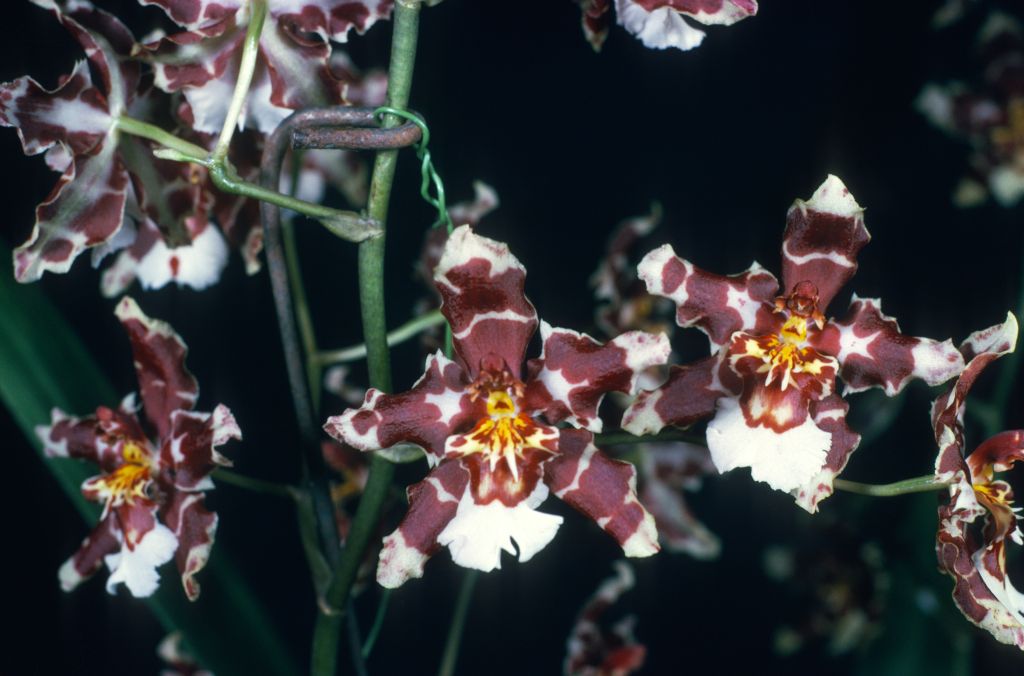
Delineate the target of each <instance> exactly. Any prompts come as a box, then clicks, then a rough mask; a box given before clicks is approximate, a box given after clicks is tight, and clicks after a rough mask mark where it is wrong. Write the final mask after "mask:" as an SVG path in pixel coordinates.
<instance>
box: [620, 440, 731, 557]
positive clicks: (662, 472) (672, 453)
mask: <svg viewBox="0 0 1024 676" xmlns="http://www.w3.org/2000/svg"><path fill="white" fill-rule="evenodd" d="M640 451H641V453H642V460H641V462H640V501H641V502H642V503H643V504H644V506H646V507H647V509H648V510H649V511H650V512H651V514H652V515H653V516H654V521H655V523H656V524H657V527H658V537H659V538H660V540H661V544H662V545H663V546H664V547H665V549H667V550H668V551H670V552H680V553H685V554H690V555H691V556H694V557H696V558H698V559H713V558H716V557H717V556H718V554H719V552H720V551H721V543H720V542H719V540H718V538H717V537H716V536H715V534H714V533H712V532H711V531H710V530H708V529H707V527H706V526H705V525H704V524H702V523H701V522H700V521H698V520H697V519H696V518H695V517H694V516H693V513H692V512H691V511H690V509H689V508H688V507H687V506H686V501H685V500H684V499H683V494H682V491H683V490H684V489H686V490H695V489H697V488H699V487H700V484H701V480H702V478H703V477H704V476H706V475H711V474H717V473H718V470H716V469H715V465H714V463H713V462H712V461H711V455H710V453H709V451H708V449H707V448H705V447H704V446H697V445H696V444H688V443H682V442H680V443H675V444H643V445H641V446H640Z"/></svg>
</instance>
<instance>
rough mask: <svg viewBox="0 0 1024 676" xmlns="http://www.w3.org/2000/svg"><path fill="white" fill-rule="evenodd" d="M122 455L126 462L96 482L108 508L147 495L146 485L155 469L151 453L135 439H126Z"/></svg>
mask: <svg viewBox="0 0 1024 676" xmlns="http://www.w3.org/2000/svg"><path fill="white" fill-rule="evenodd" d="M121 457H123V458H124V464H123V465H121V466H120V467H118V468H117V469H116V470H114V471H113V472H111V473H110V474H108V475H107V476H105V477H103V478H101V479H100V480H98V481H97V482H96V490H97V491H98V492H99V494H100V496H101V497H102V498H103V499H104V500H106V501H107V507H108V508H109V507H111V506H116V505H120V504H123V503H125V502H127V503H128V504H131V503H132V502H134V501H135V499H136V498H145V497H147V496H146V486H147V485H148V484H149V480H150V478H151V476H152V470H153V467H152V462H151V460H150V458H149V454H148V453H146V451H144V450H143V449H142V447H141V446H139V445H138V444H137V443H135V442H134V441H126V442H125V444H124V447H123V448H122V450H121Z"/></svg>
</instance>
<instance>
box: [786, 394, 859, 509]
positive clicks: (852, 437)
mask: <svg viewBox="0 0 1024 676" xmlns="http://www.w3.org/2000/svg"><path fill="white" fill-rule="evenodd" d="M849 410H850V405H849V404H847V403H846V401H845V400H843V398H842V397H840V396H839V395H837V394H833V395H831V396H828V397H826V398H824V399H822V400H820V401H812V402H811V404H810V414H811V419H812V420H814V424H815V425H816V426H817V427H818V429H820V430H824V431H825V432H828V433H829V434H830V435H832V444H831V446H829V449H828V455H827V456H825V464H824V465H822V467H821V470H820V471H819V472H818V474H816V475H815V476H814V477H812V478H811V480H810V481H808V482H807V483H806V484H805V485H803V486H801V487H800V488H798V489H796V490H795V491H793V496H794V497H795V498H796V502H797V504H798V505H800V506H801V507H803V508H804V509H806V510H807V511H808V512H810V513H811V514H814V513H815V512H816V511H818V503H820V502H821V501H822V500H824V499H825V498H827V497H828V496H830V495H832V492H833V490H834V488H833V482H834V481H835V478H836V477H837V476H839V473H840V472H842V471H843V470H844V469H845V468H846V463H848V462H849V461H850V455H852V454H853V452H854V451H855V450H856V449H857V446H858V445H860V435H859V434H857V433H856V432H854V431H853V430H851V429H850V426H849V425H848V424H847V423H846V414H847V412H849Z"/></svg>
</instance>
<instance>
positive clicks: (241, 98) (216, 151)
mask: <svg viewBox="0 0 1024 676" xmlns="http://www.w3.org/2000/svg"><path fill="white" fill-rule="evenodd" d="M266 18H267V0H250V2H249V26H248V27H247V28H246V30H245V42H244V43H242V60H241V63H240V64H239V66H238V79H237V80H235V91H234V93H233V94H232V96H231V103H230V104H229V105H228V114H227V116H226V117H225V118H224V126H223V127H221V129H220V137H219V138H218V139H217V145H215V146H214V147H213V154H212V155H211V158H212V159H213V160H214V161H215V162H223V161H224V159H225V158H226V157H227V156H228V148H229V147H230V146H231V137H232V136H233V135H234V133H235V128H236V127H237V126H238V117H239V115H241V114H242V106H244V105H245V97H246V96H248V95H249V86H250V85H251V84H252V75H253V72H254V71H255V70H256V56H257V55H258V54H259V49H260V35H261V34H262V33H263V21H264V19H266Z"/></svg>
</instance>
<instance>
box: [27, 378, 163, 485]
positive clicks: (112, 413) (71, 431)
mask: <svg viewBox="0 0 1024 676" xmlns="http://www.w3.org/2000/svg"><path fill="white" fill-rule="evenodd" d="M138 410H139V406H138V404H137V403H136V399H135V395H134V394H130V395H128V396H127V397H125V398H124V399H123V400H122V401H121V405H120V406H119V407H118V408H117V409H111V408H107V407H106V406H100V407H99V408H97V409H96V414H95V415H92V416H87V417H85V418H76V417H73V416H69V415H67V414H66V413H64V412H63V411H61V410H60V409H59V408H55V409H53V410H52V411H51V413H50V418H51V420H50V424H49V425H39V426H38V427H36V430H35V431H36V435H37V436H38V437H39V439H40V440H41V441H42V442H43V452H44V453H45V454H46V455H47V456H48V457H51V458H75V459H78V460H87V461H89V462H92V463H95V464H96V465H99V467H100V468H101V469H102V470H103V471H104V472H110V471H113V470H114V469H116V468H117V467H118V466H119V465H120V464H121V462H122V449H123V446H124V443H125V441H129V440H130V441H133V442H135V443H137V444H139V445H140V446H144V447H145V446H148V445H149V440H148V439H147V438H146V433H145V432H144V431H143V430H142V426H141V425H140V424H139V420H138V417H137V416H136V413H137V412H138Z"/></svg>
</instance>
